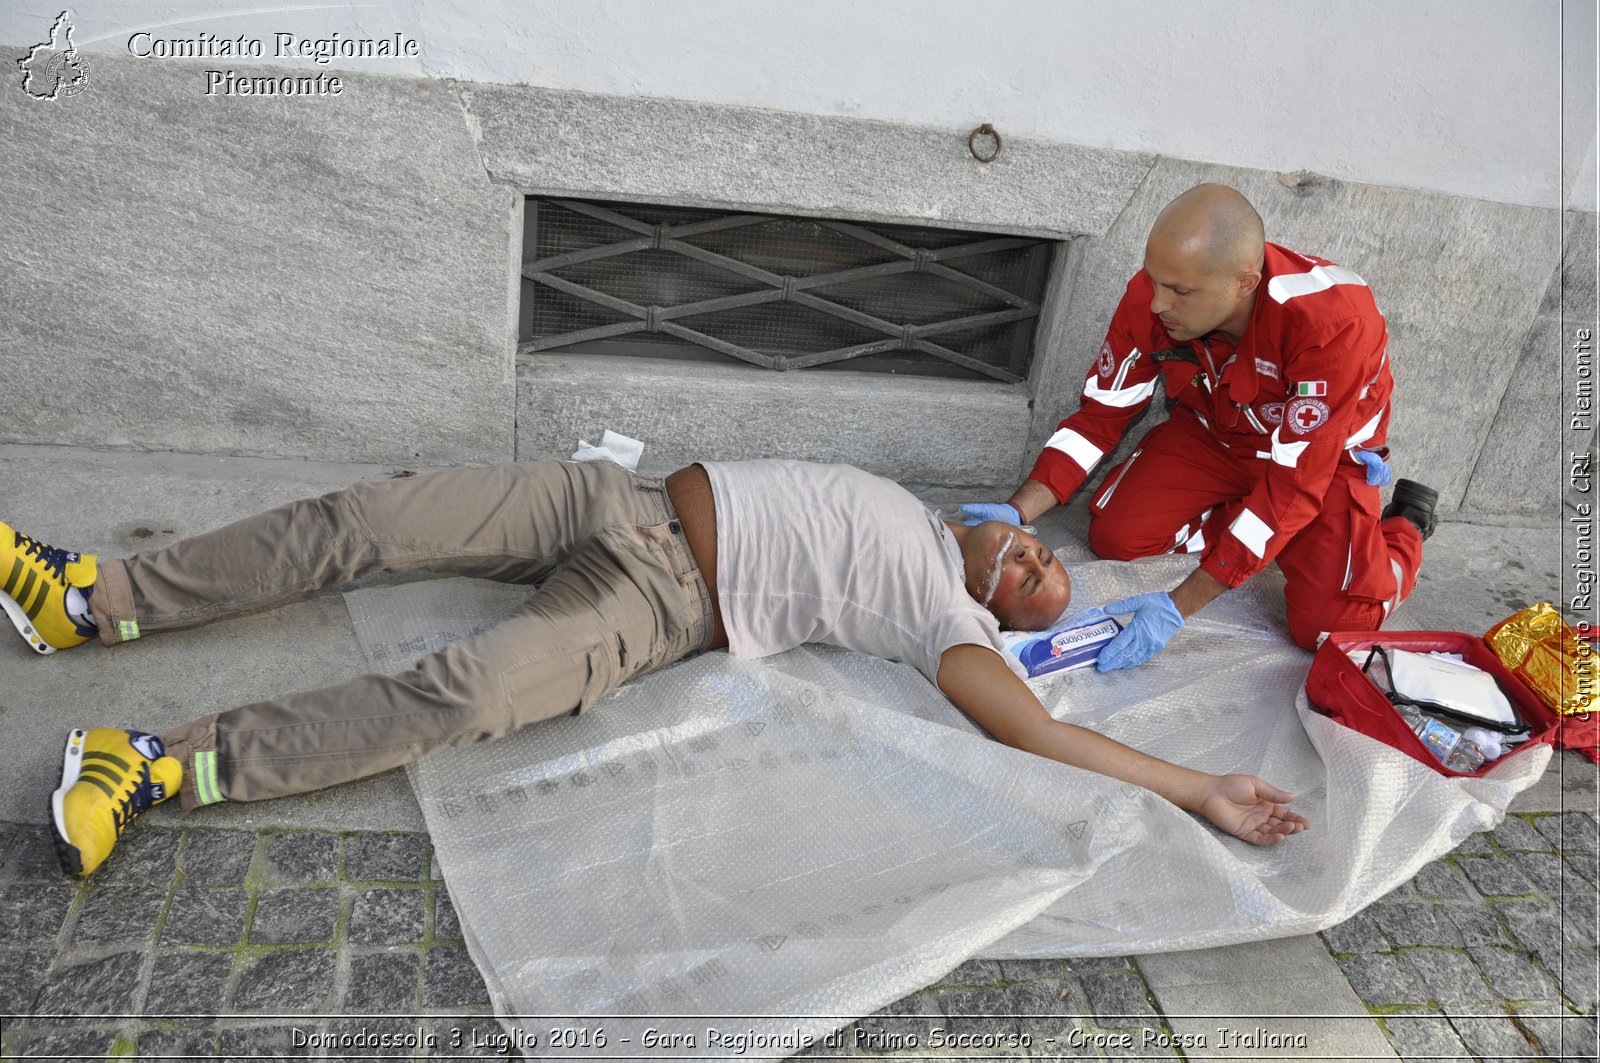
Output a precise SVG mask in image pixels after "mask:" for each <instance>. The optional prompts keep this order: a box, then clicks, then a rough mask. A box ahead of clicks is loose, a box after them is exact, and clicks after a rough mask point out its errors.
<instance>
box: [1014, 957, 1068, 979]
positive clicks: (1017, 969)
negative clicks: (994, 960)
mask: <svg viewBox="0 0 1600 1063" xmlns="http://www.w3.org/2000/svg"><path fill="white" fill-rule="evenodd" d="M998 962H999V964H1000V977H1001V978H1003V979H1005V980H1006V981H1007V982H1033V981H1040V980H1059V979H1061V978H1062V977H1063V976H1065V975H1066V973H1067V964H1066V962H1065V961H1064V960H1000V961H998Z"/></svg>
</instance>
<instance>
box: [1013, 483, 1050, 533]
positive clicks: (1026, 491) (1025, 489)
mask: <svg viewBox="0 0 1600 1063" xmlns="http://www.w3.org/2000/svg"><path fill="white" fill-rule="evenodd" d="M1006 501H1008V502H1010V503H1011V505H1012V507H1013V508H1014V509H1016V511H1017V512H1018V513H1020V514H1022V522H1023V523H1024V524H1027V523H1029V522H1031V521H1035V520H1038V519H1039V518H1040V517H1042V516H1044V515H1045V514H1046V513H1048V512H1050V511H1051V510H1052V509H1055V508H1056V505H1057V503H1056V496H1055V495H1054V494H1052V493H1051V491H1050V488H1048V487H1046V486H1045V485H1044V484H1042V483H1040V482H1039V481H1038V480H1035V479H1033V478H1031V477H1030V478H1029V479H1026V480H1024V481H1022V486H1021V487H1019V488H1017V490H1016V493H1014V494H1013V495H1012V496H1011V497H1010V498H1008V499H1007V500H1006Z"/></svg>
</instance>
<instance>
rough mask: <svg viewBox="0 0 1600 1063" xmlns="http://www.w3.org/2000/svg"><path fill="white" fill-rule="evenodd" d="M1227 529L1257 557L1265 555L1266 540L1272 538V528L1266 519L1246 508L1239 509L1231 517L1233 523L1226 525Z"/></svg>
mask: <svg viewBox="0 0 1600 1063" xmlns="http://www.w3.org/2000/svg"><path fill="white" fill-rule="evenodd" d="M1228 531H1230V532H1232V533H1233V537H1234V538H1235V539H1238V540H1239V541H1240V542H1241V543H1244V545H1245V549H1247V550H1249V551H1250V552H1251V553H1252V554H1255V555H1256V556H1257V557H1266V556H1267V540H1269V539H1271V538H1272V528H1271V527H1270V526H1269V525H1268V524H1267V522H1266V521H1264V520H1262V519H1261V518H1260V517H1258V516H1256V515H1255V514H1254V513H1252V512H1251V511H1250V510H1248V509H1242V510H1240V511H1239V515H1238V516H1237V517H1234V518H1233V523H1232V524H1230V525H1228Z"/></svg>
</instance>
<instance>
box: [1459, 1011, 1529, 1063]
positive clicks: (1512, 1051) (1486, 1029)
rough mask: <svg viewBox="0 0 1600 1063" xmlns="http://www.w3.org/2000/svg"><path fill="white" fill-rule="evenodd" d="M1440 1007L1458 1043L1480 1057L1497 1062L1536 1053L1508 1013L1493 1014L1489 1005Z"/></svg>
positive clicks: (1523, 1057)
mask: <svg viewBox="0 0 1600 1063" xmlns="http://www.w3.org/2000/svg"><path fill="white" fill-rule="evenodd" d="M1444 1010H1445V1014H1446V1015H1449V1016H1450V1025H1452V1026H1454V1027H1455V1029H1456V1033H1457V1034H1459V1035H1460V1036H1461V1040H1462V1043H1464V1044H1465V1045H1466V1046H1467V1047H1468V1048H1470V1049H1471V1050H1472V1051H1473V1052H1474V1053H1476V1054H1477V1056H1478V1057H1479V1058H1480V1059H1492V1060H1495V1061H1496V1063H1499V1061H1501V1060H1511V1059H1534V1058H1536V1057H1537V1056H1538V1054H1539V1053H1538V1051H1537V1050H1536V1049H1535V1048H1534V1047H1533V1045H1531V1044H1530V1043H1529V1042H1528V1038H1527V1036H1526V1035H1524V1034H1523V1032H1522V1031H1521V1030H1520V1029H1518V1028H1517V1024H1516V1023H1514V1022H1512V1021H1511V1016H1510V1015H1509V1014H1505V1015H1498V1016H1497V1015H1495V1014H1493V1012H1494V1010H1495V1009H1493V1008H1474V1007H1471V1006H1470V1005H1463V1006H1459V1007H1455V1006H1451V1005H1448V1004H1447V1005H1445V1009H1444Z"/></svg>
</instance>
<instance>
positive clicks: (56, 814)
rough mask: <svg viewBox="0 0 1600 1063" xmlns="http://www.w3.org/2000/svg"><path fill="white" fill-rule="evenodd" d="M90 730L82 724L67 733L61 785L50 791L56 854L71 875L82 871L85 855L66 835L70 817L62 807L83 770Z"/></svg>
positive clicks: (62, 757) (62, 867)
mask: <svg viewBox="0 0 1600 1063" xmlns="http://www.w3.org/2000/svg"><path fill="white" fill-rule="evenodd" d="M88 737H89V732H88V731H85V730H84V729H83V728H81V727H79V728H76V729H74V730H73V732H72V733H71V734H69V735H68V736H67V748H66V752H64V753H63V754H62V756H61V785H60V786H58V787H56V792H55V793H53V794H51V795H50V821H51V822H52V823H53V824H54V825H55V828H56V831H55V836H54V838H53V839H52V840H53V841H54V842H55V843H56V858H57V859H58V860H60V861H61V869H62V870H63V871H65V872H66V873H67V874H69V875H82V874H83V855H82V854H81V853H79V852H78V847H77V846H75V845H73V844H72V842H71V841H69V840H68V839H67V818H66V814H65V811H64V809H63V802H65V800H66V797H67V791H68V790H70V789H72V784H73V783H75V782H77V781H78V776H79V774H80V773H82V771H83V744H84V742H85V741H86V740H87V739H88Z"/></svg>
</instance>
